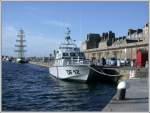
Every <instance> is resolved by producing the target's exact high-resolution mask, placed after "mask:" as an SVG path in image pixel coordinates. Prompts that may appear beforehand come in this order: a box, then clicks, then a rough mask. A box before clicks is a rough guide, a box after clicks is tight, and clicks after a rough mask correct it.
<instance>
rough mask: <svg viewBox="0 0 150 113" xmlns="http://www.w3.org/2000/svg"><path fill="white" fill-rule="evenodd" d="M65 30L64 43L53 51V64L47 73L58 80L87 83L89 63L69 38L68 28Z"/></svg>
mask: <svg viewBox="0 0 150 113" xmlns="http://www.w3.org/2000/svg"><path fill="white" fill-rule="evenodd" d="M67 30H68V31H67V36H66V37H65V42H64V43H62V44H60V46H59V49H58V50H55V51H54V56H55V59H54V64H53V65H52V66H51V67H50V68H49V72H50V74H51V75H52V76H54V77H56V78H59V79H67V80H79V81H87V79H88V76H89V71H90V69H89V66H90V62H89V61H88V60H86V59H85V55H84V53H83V52H81V51H80V48H78V47H77V45H76V44H75V43H74V41H73V40H72V39H71V38H70V30H69V28H67Z"/></svg>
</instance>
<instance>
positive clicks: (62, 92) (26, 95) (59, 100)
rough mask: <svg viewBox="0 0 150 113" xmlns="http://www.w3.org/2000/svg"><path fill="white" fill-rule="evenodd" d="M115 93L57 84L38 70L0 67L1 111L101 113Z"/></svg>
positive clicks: (28, 66)
mask: <svg viewBox="0 0 150 113" xmlns="http://www.w3.org/2000/svg"><path fill="white" fill-rule="evenodd" d="M115 92H116V90H115V88H114V87H113V86H112V85H111V84H102V83H97V84H85V83H76V82H65V81H61V80H57V79H55V78H52V77H50V76H49V72H48V68H44V67H41V66H36V65H32V64H16V63H12V62H3V63H2V111H101V110H102V109H103V108H104V107H105V106H106V105H107V103H108V102H109V101H110V100H111V98H112V97H113V96H114V94H115Z"/></svg>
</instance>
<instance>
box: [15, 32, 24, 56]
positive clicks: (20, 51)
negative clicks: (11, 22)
mask: <svg viewBox="0 0 150 113" xmlns="http://www.w3.org/2000/svg"><path fill="white" fill-rule="evenodd" d="M17 36H18V37H19V40H16V42H19V44H18V45H15V47H17V48H18V49H17V50H15V52H17V53H18V58H20V59H23V58H24V53H25V52H26V50H24V47H26V45H24V42H25V41H26V40H24V37H25V35H24V30H23V29H21V30H20V31H19V34H18V35H17Z"/></svg>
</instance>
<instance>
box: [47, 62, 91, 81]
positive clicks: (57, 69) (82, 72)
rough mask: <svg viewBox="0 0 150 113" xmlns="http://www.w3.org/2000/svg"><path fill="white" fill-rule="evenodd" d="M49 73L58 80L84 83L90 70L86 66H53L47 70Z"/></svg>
mask: <svg viewBox="0 0 150 113" xmlns="http://www.w3.org/2000/svg"><path fill="white" fill-rule="evenodd" d="M49 72H50V75H52V76H54V77H56V78H58V79H62V80H73V81H82V82H86V81H87V80H88V77H89V72H90V69H89V67H88V66H87V65H77V66H53V67H50V68H49Z"/></svg>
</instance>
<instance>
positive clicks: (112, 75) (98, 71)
mask: <svg viewBox="0 0 150 113" xmlns="http://www.w3.org/2000/svg"><path fill="white" fill-rule="evenodd" d="M88 67H89V68H90V69H92V70H94V71H95V72H97V73H99V74H103V75H106V76H120V75H110V74H107V73H104V72H100V71H98V70H96V69H94V68H93V67H91V66H88Z"/></svg>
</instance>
